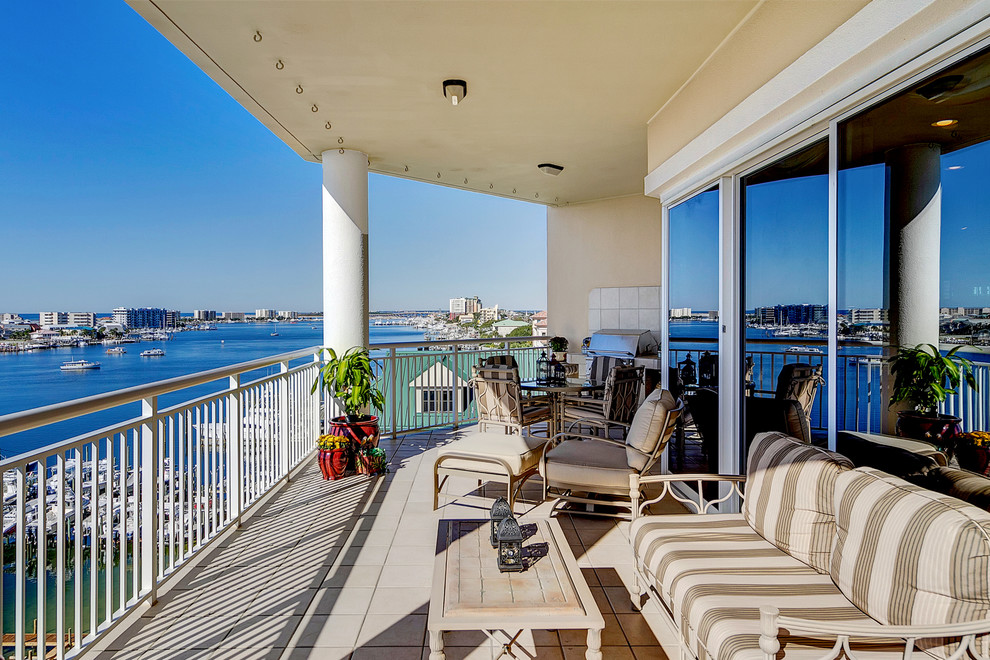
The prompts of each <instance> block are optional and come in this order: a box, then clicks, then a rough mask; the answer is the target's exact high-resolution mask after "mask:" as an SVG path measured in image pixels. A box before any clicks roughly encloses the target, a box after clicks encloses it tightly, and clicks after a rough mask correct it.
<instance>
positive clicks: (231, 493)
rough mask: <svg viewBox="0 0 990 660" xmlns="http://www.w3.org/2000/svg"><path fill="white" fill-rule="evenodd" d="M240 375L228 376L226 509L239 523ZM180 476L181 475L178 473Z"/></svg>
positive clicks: (240, 487)
mask: <svg viewBox="0 0 990 660" xmlns="http://www.w3.org/2000/svg"><path fill="white" fill-rule="evenodd" d="M240 390H241V375H240V374H235V375H233V376H231V377H230V380H229V386H228V391H229V392H230V394H228V395H227V511H228V515H229V517H230V519H231V520H236V521H237V525H238V526H240V524H241V502H242V501H243V493H242V490H243V488H242V484H243V479H242V475H241V470H242V469H243V467H244V461H243V460H242V458H241V445H242V443H241V432H242V431H243V429H244V420H243V419H242V416H241V391H240ZM180 476H181V475H180Z"/></svg>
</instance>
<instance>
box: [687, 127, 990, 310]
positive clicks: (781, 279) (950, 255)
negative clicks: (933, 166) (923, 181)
mask: <svg viewBox="0 0 990 660" xmlns="http://www.w3.org/2000/svg"><path fill="white" fill-rule="evenodd" d="M988 171H990V142H984V143H981V144H977V145H975V146H971V147H968V148H966V149H960V150H959V151H955V152H952V153H948V154H945V155H944V156H943V157H942V232H941V239H942V241H941V248H940V249H941V255H940V265H941V278H940V280H941V281H940V287H941V295H940V305H941V306H944V307H959V306H962V307H990V267H988V265H987V264H988V262H987V246H988V245H990V186H988V185H987V184H986V178H987V174H988ZM746 223H747V227H746V240H747V245H746V256H747V265H746V278H747V279H746V302H745V306H746V308H747V309H752V308H754V307H757V306H764V305H767V306H769V305H776V304H797V303H819V304H824V303H827V302H828V252H827V249H826V246H827V245H828V179H827V177H826V176H824V175H822V176H813V177H802V178H796V179H788V180H785V181H775V182H771V183H763V184H758V185H755V186H752V187H750V188H748V189H747V197H746ZM883 236H884V168H883V166H882V165H873V166H869V167H860V168H856V169H852V170H844V171H842V172H840V173H839V241H840V247H839V308H840V309H848V308H850V307H881V306H883V305H884V301H883V241H884V239H883ZM670 245H671V256H670V273H671V276H670V305H671V307H692V308H694V309H698V310H708V309H715V308H716V307H717V305H718V194H717V192H707V193H702V194H700V195H696V196H695V197H693V198H691V199H690V200H688V201H686V202H684V203H682V204H679V205H678V206H676V207H674V208H672V209H671V211H670Z"/></svg>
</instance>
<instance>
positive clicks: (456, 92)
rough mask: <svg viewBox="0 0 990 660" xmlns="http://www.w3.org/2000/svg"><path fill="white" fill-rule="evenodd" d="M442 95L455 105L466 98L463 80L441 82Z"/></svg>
mask: <svg viewBox="0 0 990 660" xmlns="http://www.w3.org/2000/svg"><path fill="white" fill-rule="evenodd" d="M443 95H444V97H446V98H448V99H450V102H451V103H452V104H453V105H457V104H458V103H460V102H461V101H463V100H464V97H465V96H467V83H466V82H464V81H463V80H457V79H450V80H444V81H443Z"/></svg>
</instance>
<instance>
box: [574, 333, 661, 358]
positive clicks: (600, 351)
mask: <svg viewBox="0 0 990 660" xmlns="http://www.w3.org/2000/svg"><path fill="white" fill-rule="evenodd" d="M656 346H657V342H656V340H655V339H654V338H653V335H652V334H651V333H650V331H649V330H600V331H598V332H596V333H594V334H593V335H591V342H590V343H589V344H588V348H587V349H586V350H585V354H586V355H587V356H588V357H589V358H594V357H596V356H604V357H617V358H623V359H626V360H632V359H633V358H635V357H636V356H638V355H647V354H650V353H656Z"/></svg>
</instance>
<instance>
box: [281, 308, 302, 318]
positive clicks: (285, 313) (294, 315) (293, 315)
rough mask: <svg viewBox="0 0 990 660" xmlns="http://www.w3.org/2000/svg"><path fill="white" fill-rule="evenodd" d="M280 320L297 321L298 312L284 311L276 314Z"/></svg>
mask: <svg viewBox="0 0 990 660" xmlns="http://www.w3.org/2000/svg"><path fill="white" fill-rule="evenodd" d="M277 316H278V318H280V319H297V318H299V312H290V311H286V310H282V311H279V312H278V314H277Z"/></svg>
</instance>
